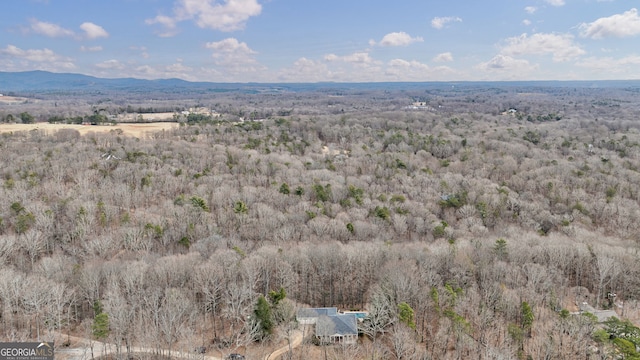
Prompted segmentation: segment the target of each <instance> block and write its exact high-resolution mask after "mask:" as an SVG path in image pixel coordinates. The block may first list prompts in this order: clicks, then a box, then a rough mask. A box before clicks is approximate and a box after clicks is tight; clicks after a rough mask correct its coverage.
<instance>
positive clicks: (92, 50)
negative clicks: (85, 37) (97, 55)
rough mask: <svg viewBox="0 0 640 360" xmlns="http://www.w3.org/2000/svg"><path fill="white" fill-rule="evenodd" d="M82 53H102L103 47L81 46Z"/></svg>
mask: <svg viewBox="0 0 640 360" xmlns="http://www.w3.org/2000/svg"><path fill="white" fill-rule="evenodd" d="M80 51H82V52H98V51H102V46H89V47H86V46H80Z"/></svg>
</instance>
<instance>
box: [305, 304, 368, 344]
mask: <svg viewBox="0 0 640 360" xmlns="http://www.w3.org/2000/svg"><path fill="white" fill-rule="evenodd" d="M360 313H364V312H351V313H339V312H338V308H335V307H327V308H304V309H299V310H298V313H297V314H296V320H297V321H298V323H300V324H303V325H313V324H315V334H316V338H318V340H319V341H320V342H321V343H323V344H329V343H345V344H355V343H356V342H357V341H358V315H360Z"/></svg>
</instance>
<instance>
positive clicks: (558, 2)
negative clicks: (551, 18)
mask: <svg viewBox="0 0 640 360" xmlns="http://www.w3.org/2000/svg"><path fill="white" fill-rule="evenodd" d="M544 1H545V2H546V3H547V4H550V5H552V6H564V4H565V2H564V0H544Z"/></svg>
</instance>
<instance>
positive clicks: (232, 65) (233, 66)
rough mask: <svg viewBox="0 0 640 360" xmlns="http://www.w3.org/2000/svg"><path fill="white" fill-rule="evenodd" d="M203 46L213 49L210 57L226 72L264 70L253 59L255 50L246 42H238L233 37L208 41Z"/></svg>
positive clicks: (236, 72)
mask: <svg viewBox="0 0 640 360" xmlns="http://www.w3.org/2000/svg"><path fill="white" fill-rule="evenodd" d="M205 47H206V48H207V49H211V50H213V54H212V57H213V58H214V59H215V61H214V62H215V64H216V65H218V66H221V67H224V68H225V70H226V71H227V72H230V73H234V74H246V73H249V72H257V71H260V70H265V67H264V66H262V65H260V64H259V63H258V61H257V60H256V59H255V57H254V55H255V54H256V52H255V51H253V50H252V49H251V48H249V46H248V45H247V44H246V43H244V42H239V41H238V40H237V39H235V38H227V39H224V40H221V41H217V42H209V43H206V45H205Z"/></svg>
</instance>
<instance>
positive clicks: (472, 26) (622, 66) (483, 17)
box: [0, 0, 640, 82]
mask: <svg viewBox="0 0 640 360" xmlns="http://www.w3.org/2000/svg"><path fill="white" fill-rule="evenodd" d="M638 8H640V1H637V0H448V1H445V0H432V1H425V0H394V1H390V0H387V1H382V0H366V1H365V0H358V1H355V0H322V1H316V0H108V1H107V0H3V1H2V4H1V5H0V71H10V72H13V71H29V70H45V71H52V72H62V73H80V74H86V75H92V76H97V77H104V78H120V77H134V78H140V79H167V78H180V79H184V80H188V81H211V82H387V81H420V82H422V81H504V80H608V79H640V14H639V13H638Z"/></svg>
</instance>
